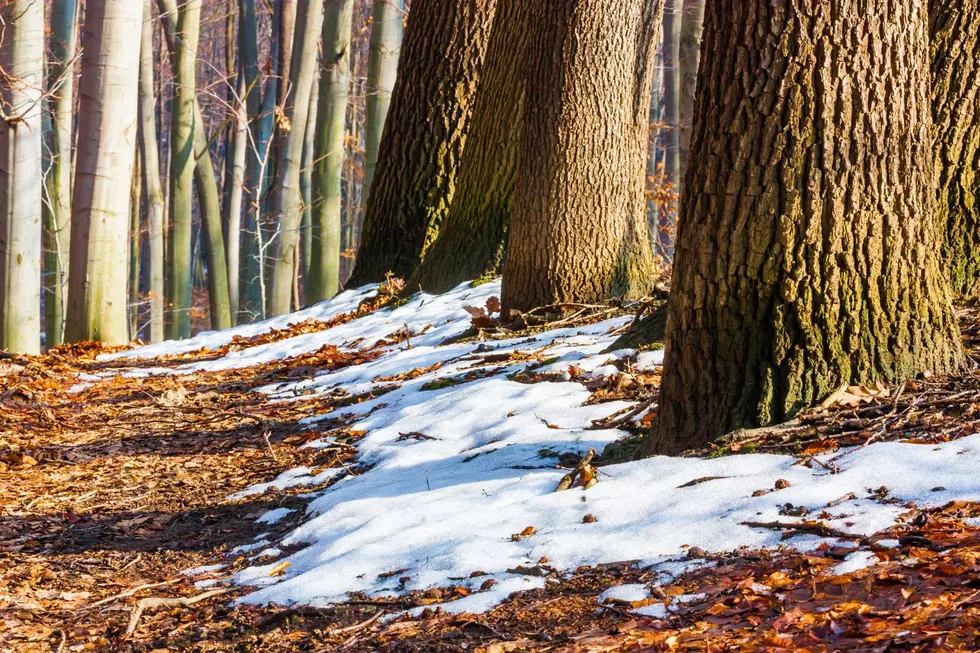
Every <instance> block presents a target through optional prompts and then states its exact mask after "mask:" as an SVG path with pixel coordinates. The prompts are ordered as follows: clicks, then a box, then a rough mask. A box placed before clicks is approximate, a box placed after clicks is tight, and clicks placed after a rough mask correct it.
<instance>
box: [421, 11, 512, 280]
mask: <svg viewBox="0 0 980 653" xmlns="http://www.w3.org/2000/svg"><path fill="white" fill-rule="evenodd" d="M528 8H529V3H528V2H527V1H526V0H498V2H497V13H496V16H495V17H494V24H493V32H492V34H491V35H490V43H489V45H488V47H487V58H486V63H485V64H484V71H483V73H482V75H481V78H480V90H479V91H478V92H477V95H476V99H475V101H474V105H473V117H472V118H471V119H470V130H469V134H468V135H467V136H466V149H465V150H463V156H462V159H461V160H460V164H459V173H458V182H457V184H456V191H455V193H453V200H452V203H451V204H450V206H449V211H448V212H447V214H446V218H445V220H444V222H443V224H442V226H441V227H440V229H439V238H438V239H436V241H435V243H434V244H433V245H432V248H431V249H430V250H429V252H428V254H427V255H426V257H425V260H424V261H422V265H421V267H420V268H419V269H418V271H417V272H416V274H415V276H414V277H413V280H412V282H411V284H410V285H409V287H411V288H414V287H416V286H422V287H423V288H425V289H426V290H429V291H431V292H444V291H446V290H449V289H450V288H452V287H453V286H455V285H456V284H458V283H461V282H463V281H468V280H470V279H476V278H478V277H482V276H485V275H488V274H492V273H494V272H496V271H497V270H498V268H499V267H500V266H501V264H502V262H503V254H504V247H505V244H506V237H507V226H508V224H509V223H510V214H511V211H512V210H513V195H514V183H515V181H516V179H517V159H518V153H519V152H520V146H521V136H522V133H521V132H522V127H523V117H524V112H523V109H524V62H525V59H526V57H527V44H528V40H529V35H530V29H529V27H530V26H529V25H528V20H527V17H528Z"/></svg>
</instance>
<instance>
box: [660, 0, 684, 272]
mask: <svg viewBox="0 0 980 653" xmlns="http://www.w3.org/2000/svg"><path fill="white" fill-rule="evenodd" d="M683 5H684V0H666V2H665V3H664V19H663V58H664V72H663V75H664V98H663V99H664V114H663V116H664V117H663V123H664V131H663V133H662V135H661V139H662V143H663V148H664V159H663V162H664V169H663V171H664V176H665V178H666V181H667V183H668V184H670V186H671V187H672V188H673V189H675V190H680V187H681V177H680V149H681V146H680V100H681V70H680V45H681V27H682V24H683V23H682V21H683V13H684V12H683ZM676 222H677V205H676V203H675V202H672V203H671V204H670V206H669V207H667V210H664V211H661V212H660V213H659V219H658V225H657V240H658V242H659V243H660V250H661V251H662V252H664V253H666V254H667V255H668V256H669V255H670V254H671V253H672V252H673V251H674V236H675V232H676V230H677V224H676Z"/></svg>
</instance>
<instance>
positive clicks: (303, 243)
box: [297, 71, 320, 300]
mask: <svg viewBox="0 0 980 653" xmlns="http://www.w3.org/2000/svg"><path fill="white" fill-rule="evenodd" d="M317 77H318V75H317V74H316V71H314V73H313V81H312V87H311V91H310V112H309V114H307V116H306V137H305V138H304V139H303V159H302V161H303V165H302V167H301V168H300V171H299V189H300V194H301V195H302V200H303V221H302V223H301V224H300V256H299V260H300V273H301V275H302V277H303V283H304V285H305V284H306V280H307V279H309V278H310V256H311V254H312V252H313V226H312V219H313V148H314V141H315V140H316V122H317V114H318V112H319V110H320V84H319V83H318V82H317ZM298 276H300V275H297V277H298ZM297 300H298V298H297Z"/></svg>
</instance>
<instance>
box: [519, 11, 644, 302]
mask: <svg viewBox="0 0 980 653" xmlns="http://www.w3.org/2000/svg"><path fill="white" fill-rule="evenodd" d="M662 9H663V0H630V1H629V2H627V3H625V4H624V3H622V2H617V1H616V0H582V1H580V2H577V3H566V2H560V1H559V0H539V1H538V2H535V3H534V4H533V9H532V12H531V16H530V24H531V25H543V26H547V27H546V28H545V29H539V30H536V32H535V33H534V37H533V38H532V39H531V43H530V46H529V50H528V57H527V61H528V65H527V71H526V74H527V82H526V83H527V91H526V93H527V95H526V110H525V113H524V116H525V117H524V136H523V139H522V142H521V152H520V163H519V164H518V175H517V187H516V189H515V193H514V211H513V215H512V216H511V227H510V235H509V237H508V245H507V261H506V263H505V266H504V279H503V291H502V295H503V297H502V301H503V304H504V308H505V309H517V310H525V309H529V308H533V307H535V306H540V305H544V304H552V303H556V302H593V301H600V300H603V299H607V298H608V297H610V296H623V297H636V296H639V295H643V294H644V293H645V292H646V291H647V290H648V289H649V285H650V283H651V280H652V275H653V264H652V255H651V252H650V241H649V235H648V228H647V219H646V202H645V199H644V187H645V175H646V160H647V136H648V133H649V121H648V116H649V111H650V87H651V80H652V78H653V75H652V63H653V55H654V43H655V37H656V29H657V27H658V26H659V25H660V19H661V16H662Z"/></svg>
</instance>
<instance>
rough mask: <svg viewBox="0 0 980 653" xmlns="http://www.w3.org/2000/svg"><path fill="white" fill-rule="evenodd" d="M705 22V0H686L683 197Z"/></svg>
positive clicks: (681, 126) (680, 128) (681, 56)
mask: <svg viewBox="0 0 980 653" xmlns="http://www.w3.org/2000/svg"><path fill="white" fill-rule="evenodd" d="M703 24H704V0H684V18H683V20H682V22H681V43H680V54H679V59H678V63H679V65H680V101H679V102H678V112H679V113H678V120H677V131H678V144H679V150H678V153H679V156H678V166H679V167H678V173H677V181H678V183H679V184H680V186H679V187H678V188H677V191H678V192H679V193H680V194H681V196H682V197H683V191H684V179H685V176H686V175H687V160H688V158H689V157H690V156H691V123H692V120H693V118H694V97H695V93H696V91H697V86H698V66H699V65H700V62H701V30H702V25H703Z"/></svg>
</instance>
